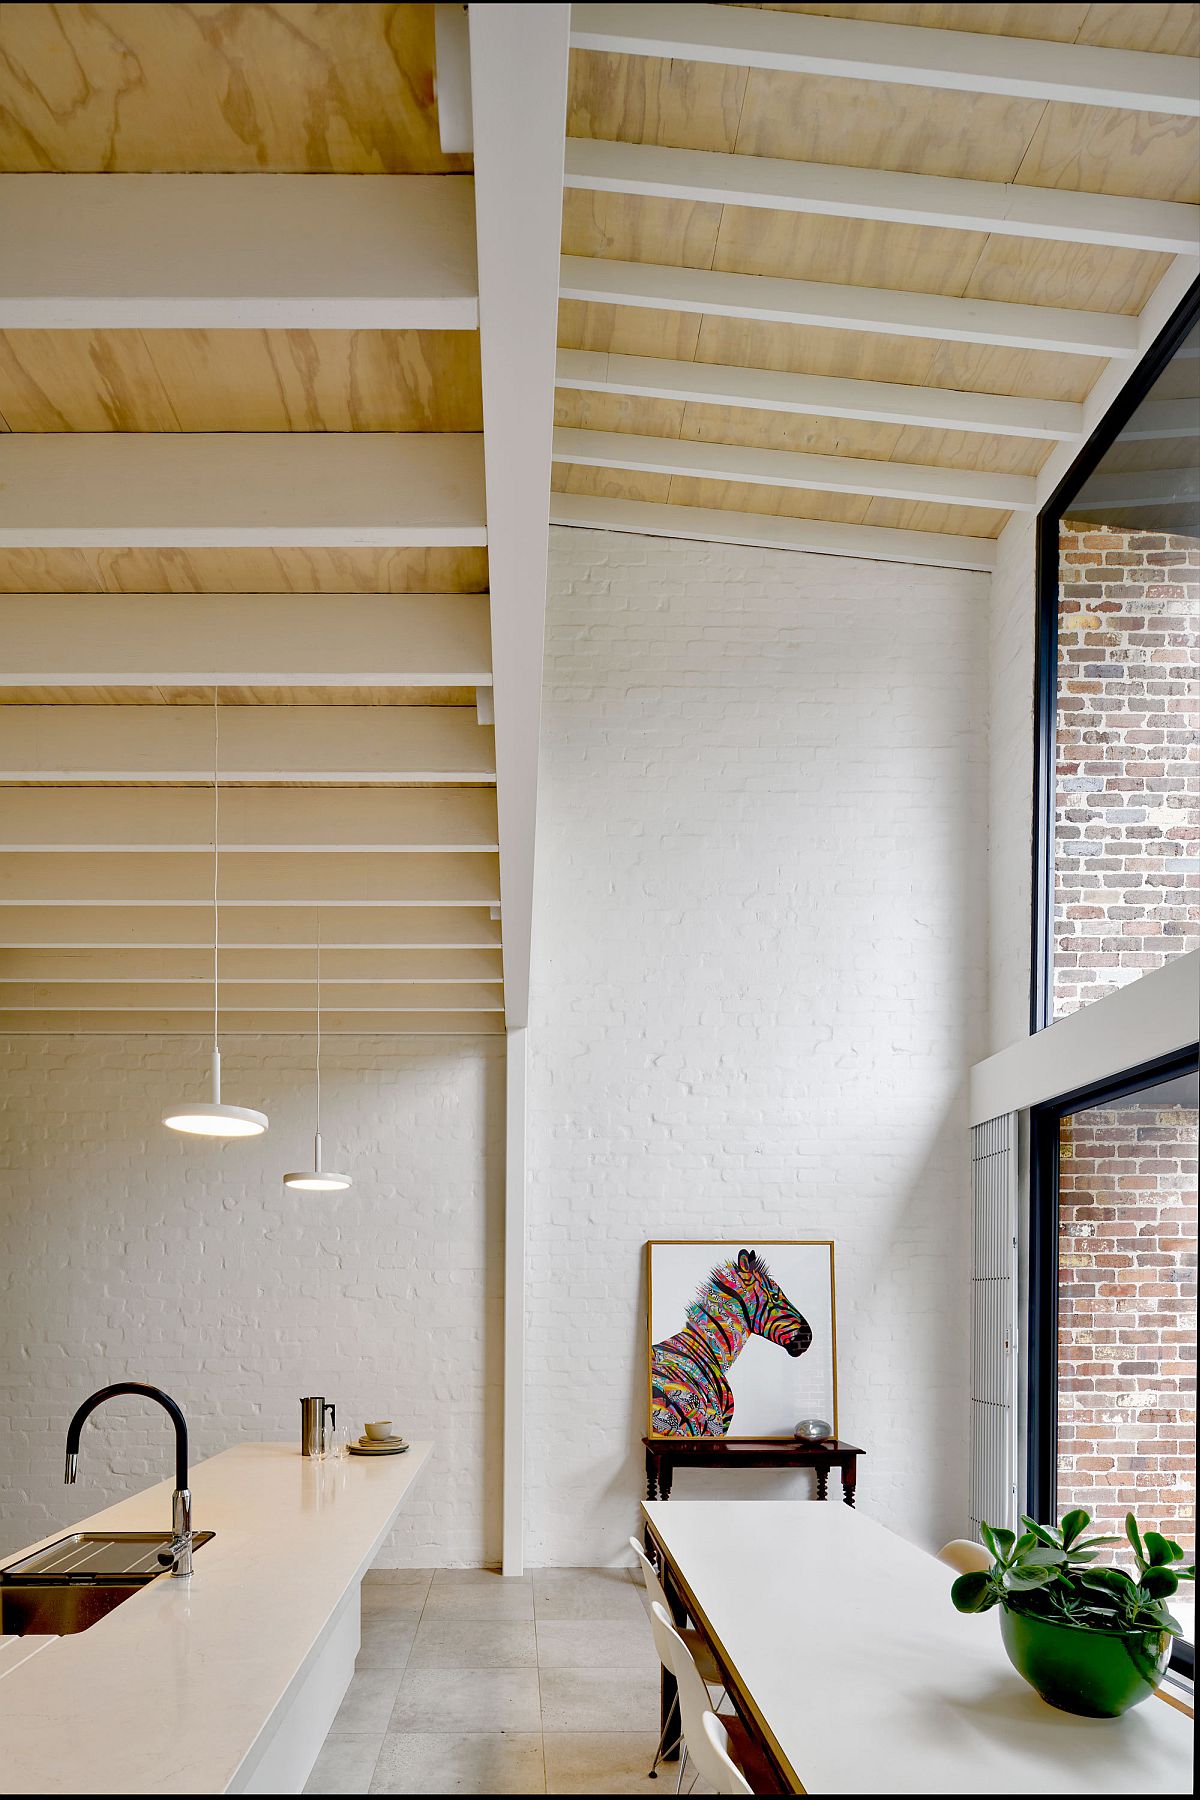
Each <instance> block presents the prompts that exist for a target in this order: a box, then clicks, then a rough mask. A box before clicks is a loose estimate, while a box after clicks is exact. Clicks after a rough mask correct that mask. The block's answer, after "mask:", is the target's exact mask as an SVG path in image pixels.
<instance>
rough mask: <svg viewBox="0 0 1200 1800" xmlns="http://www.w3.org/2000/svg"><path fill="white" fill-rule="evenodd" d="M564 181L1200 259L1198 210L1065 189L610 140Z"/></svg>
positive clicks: (574, 159) (585, 146)
mask: <svg viewBox="0 0 1200 1800" xmlns="http://www.w3.org/2000/svg"><path fill="white" fill-rule="evenodd" d="M565 181H566V185H567V187H569V188H581V189H583V190H584V191H585V192H588V193H600V194H640V195H643V196H646V197H648V198H652V199H662V200H686V201H692V202H697V203H700V204H704V205H713V206H748V207H767V208H770V209H771V210H772V211H775V212H792V213H815V214H819V215H823V216H825V217H828V218H836V219H879V220H883V221H884V222H885V223H888V224H893V225H922V226H932V227H936V228H939V229H941V230H943V231H975V232H984V233H990V234H996V235H999V236H1002V237H1021V238H1046V239H1049V240H1050V241H1051V242H1052V243H1062V244H1104V245H1107V246H1109V247H1111V248H1113V249H1121V250H1144V251H1147V252H1151V253H1154V254H1158V255H1166V256H1188V255H1190V256H1198V255H1200V207H1195V206H1186V205H1183V204H1181V203H1180V202H1178V201H1172V200H1139V199H1129V198H1126V197H1125V196H1122V195H1114V194H1084V193H1076V192H1071V191H1068V190H1066V189H1062V188H1039V187H1019V186H1016V185H1014V184H1011V183H1005V182H999V181H964V180H958V179H952V178H950V177H948V176H945V175H906V174H900V173H897V172H895V171H893V170H889V169H856V168H846V167H842V166H840V165H838V164H835V163H801V162H787V161H785V160H783V159H781V158H779V157H773V156H737V155H730V154H729V153H727V152H725V151H720V150H675V149H670V148H666V147H664V146H662V145H658V144H628V143H622V142H620V141H611V140H606V139H602V138H569V139H568V140H567V161H566V175H565Z"/></svg>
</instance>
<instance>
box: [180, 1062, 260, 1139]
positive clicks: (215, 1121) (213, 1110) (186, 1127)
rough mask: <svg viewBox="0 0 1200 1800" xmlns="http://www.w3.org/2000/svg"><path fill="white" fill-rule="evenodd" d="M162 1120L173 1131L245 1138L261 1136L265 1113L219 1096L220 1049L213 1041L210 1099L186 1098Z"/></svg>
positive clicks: (194, 1134)
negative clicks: (232, 1102) (235, 1103)
mask: <svg viewBox="0 0 1200 1800" xmlns="http://www.w3.org/2000/svg"><path fill="white" fill-rule="evenodd" d="M163 1124H164V1125H166V1126H168V1127H169V1128H170V1129H171V1130H172V1131H186V1132H189V1133H190V1134H191V1135H192V1136H193V1137H210V1138H245V1137H261V1136H262V1134H263V1132H264V1131H265V1130H266V1129H267V1115H266V1113H261V1112H255V1110H254V1108H253V1107H251V1106H229V1105H227V1104H226V1102H225V1101H223V1100H222V1099H221V1052H220V1051H219V1050H218V1049H217V1047H216V1045H215V1044H214V1045H213V1053H212V1099H211V1100H186V1101H184V1102H182V1104H181V1105H179V1106H173V1107H171V1109H170V1111H169V1112H165V1113H164V1114H163Z"/></svg>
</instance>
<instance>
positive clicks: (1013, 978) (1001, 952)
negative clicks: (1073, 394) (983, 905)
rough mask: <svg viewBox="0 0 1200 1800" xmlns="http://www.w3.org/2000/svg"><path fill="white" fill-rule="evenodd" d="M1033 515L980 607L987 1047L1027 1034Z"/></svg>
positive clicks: (1008, 538) (1003, 548) (1009, 528)
mask: <svg viewBox="0 0 1200 1800" xmlns="http://www.w3.org/2000/svg"><path fill="white" fill-rule="evenodd" d="M1036 535H1037V533H1036V520H1035V519H1034V518H1032V517H1031V516H1029V515H1027V514H1021V513H1016V514H1014V515H1013V518H1012V519H1011V520H1010V522H1009V523H1008V525H1006V526H1005V528H1004V530H1003V531H1002V532H1001V533H1000V538H999V541H998V544H997V549H996V569H995V573H994V574H993V576H992V592H991V600H990V604H989V614H990V627H989V693H988V722H989V751H988V763H989V796H988V812H989V820H990V825H991V850H990V871H989V877H988V881H989V917H990V928H989V944H988V964H989V968H988V974H989V981H988V990H989V996H990V1019H989V1025H988V1043H987V1050H988V1052H989V1053H990V1052H993V1051H996V1050H1005V1049H1007V1048H1008V1046H1009V1044H1014V1043H1016V1042H1017V1040H1018V1039H1019V1038H1024V1037H1028V1035H1029V979H1030V968H1029V959H1030V931H1031V918H1032V905H1033V901H1032V887H1033V847H1032V839H1031V836H1030V834H1031V832H1032V829H1033V678H1034V657H1035V649H1036V626H1035V616H1036V572H1035V570H1036V556H1035V550H1036Z"/></svg>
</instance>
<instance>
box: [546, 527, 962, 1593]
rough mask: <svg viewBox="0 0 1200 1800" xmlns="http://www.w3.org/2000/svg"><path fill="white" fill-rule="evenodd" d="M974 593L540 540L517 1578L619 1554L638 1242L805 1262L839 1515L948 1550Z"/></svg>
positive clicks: (829, 569) (958, 1484)
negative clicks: (861, 1453)
mask: <svg viewBox="0 0 1200 1800" xmlns="http://www.w3.org/2000/svg"><path fill="white" fill-rule="evenodd" d="M987 594H988V582H987V579H986V577H984V576H981V575H972V574H960V573H954V572H941V571H936V570H930V569H912V568H905V567H897V566H895V565H888V564H880V563H870V562H853V561H847V560H844V559H839V558H832V557H828V558H826V557H818V556H800V555H794V554H789V553H786V552H777V551H768V550H751V549H741V548H731V547H722V546H714V545H704V544H695V543H683V542H673V541H665V540H658V539H650V538H638V537H632V536H624V535H616V534H603V535H602V534H599V533H594V532H585V531H569V530H557V531H555V532H554V533H553V544H552V556H551V597H550V609H549V619H548V633H547V645H546V685H545V702H544V705H545V710H544V725H543V750H542V777H541V782H542V785H541V804H540V818H539V828H538V872H537V896H536V919H535V944H534V994H533V1007H532V1017H531V1024H530V1032H529V1039H530V1056H531V1073H530V1103H529V1118H530V1156H531V1194H530V1277H529V1345H528V1363H529V1386H528V1421H529V1437H528V1444H527V1452H526V1469H527V1481H528V1492H529V1522H528V1528H529V1541H528V1553H529V1559H530V1561H531V1562H533V1563H535V1564H538V1563H548V1564H555V1563H562V1564H579V1563H608V1562H617V1561H621V1560H625V1559H627V1552H623V1545H624V1540H625V1538H626V1536H627V1535H628V1533H629V1532H630V1531H631V1530H634V1529H636V1503H637V1500H638V1498H639V1496H640V1494H641V1491H642V1461H641V1457H642V1453H641V1446H640V1443H639V1442H638V1440H639V1438H640V1436H641V1433H642V1430H643V1428H644V1427H643V1398H644V1381H645V1372H644V1371H645V1357H644V1334H645V1325H644V1318H645V1311H644V1309H645V1278H644V1269H643V1252H642V1245H643V1242H644V1240H645V1239H647V1238H650V1237H676V1236H678V1237H708V1236H715V1237H719V1236H731V1237H736V1236H740V1235H746V1236H751V1235H753V1234H754V1233H756V1232H758V1233H762V1234H764V1235H770V1234H774V1235H783V1236H794V1237H805V1236H832V1237H834V1238H835V1239H836V1240H837V1247H838V1248H837V1254H838V1305H839V1317H840V1335H839V1350H840V1377H841V1426H842V1434H843V1436H845V1437H847V1438H849V1439H852V1440H854V1441H857V1442H859V1443H860V1444H863V1445H864V1446H865V1447H866V1449H867V1451H868V1453H869V1454H868V1457H867V1459H866V1461H865V1462H864V1464H863V1466H862V1469H861V1472H860V1495H861V1500H860V1504H861V1506H862V1508H863V1510H864V1511H867V1512H870V1513H871V1514H873V1515H875V1516H876V1517H878V1518H881V1519H884V1520H885V1521H886V1522H888V1523H889V1524H891V1525H893V1526H895V1527H896V1528H897V1529H898V1530H900V1531H902V1532H904V1533H906V1534H907V1535H909V1536H911V1537H913V1538H916V1539H919V1540H920V1541H922V1542H925V1543H927V1544H930V1545H932V1544H934V1543H936V1542H937V1541H939V1540H941V1539H943V1538H946V1537H949V1536H953V1535H956V1534H958V1533H960V1532H961V1531H962V1530H963V1529H964V1528H965V1526H966V1477H967V1467H966V1443H967V1385H966V1384H967V1243H968V1210H967V1197H968V1192H969V1185H968V1163H967V1133H966V1121H965V1109H964V1103H965V1086H964V1083H965V1075H966V1070H967V1067H968V1066H969V1064H970V1063H971V1062H972V1061H973V1060H974V1059H975V1058H976V1057H977V1056H978V1055H979V1054H981V1052H982V1048H983V1045H984V1039H985V1030H986V979H985V977H986V958H987V917H986V907H987V822H986V807H987V772H986V765H985V752H986V706H987V677H988V612H987ZM787 1479H788V1478H784V1481H785V1483H786V1481H787ZM792 1479H793V1480H794V1481H799V1482H802V1481H803V1480H804V1478H803V1477H797V1478H792ZM689 1488H690V1490H691V1491H693V1492H697V1491H706V1492H712V1491H714V1482H713V1480H712V1479H711V1478H709V1479H705V1478H704V1477H702V1476H699V1475H697V1476H695V1477H693V1478H692V1480H691V1482H690V1483H689V1482H688V1481H687V1480H685V1479H684V1478H682V1477H681V1478H680V1480H679V1482H678V1484H677V1490H676V1491H677V1493H680V1494H686V1493H687V1492H688V1491H689ZM773 1489H774V1491H779V1483H778V1482H774V1483H773V1482H772V1481H771V1479H770V1478H761V1479H759V1478H751V1479H750V1481H749V1482H747V1483H746V1484H744V1485H739V1486H737V1487H736V1489H735V1490H734V1491H737V1492H740V1493H750V1492H759V1493H763V1492H769V1491H772V1490H773Z"/></svg>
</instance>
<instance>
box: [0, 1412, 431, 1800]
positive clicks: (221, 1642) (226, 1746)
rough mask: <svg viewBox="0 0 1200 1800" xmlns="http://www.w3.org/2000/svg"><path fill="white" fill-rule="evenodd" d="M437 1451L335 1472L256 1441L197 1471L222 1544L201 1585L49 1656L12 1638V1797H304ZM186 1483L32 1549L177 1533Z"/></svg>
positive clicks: (0, 1770)
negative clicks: (119, 1535) (378, 1583)
mask: <svg viewBox="0 0 1200 1800" xmlns="http://www.w3.org/2000/svg"><path fill="white" fill-rule="evenodd" d="M431 1448H432V1446H431V1445H430V1444H428V1443H417V1444H413V1445H412V1447H411V1449H410V1450H409V1451H408V1453H407V1454H406V1455H404V1456H395V1457H378V1458H370V1459H368V1458H365V1457H364V1458H361V1459H359V1458H345V1457H343V1458H341V1459H339V1460H337V1461H330V1462H323V1463H321V1462H316V1461H311V1460H309V1459H306V1458H304V1457H302V1456H301V1455H300V1452H299V1450H298V1449H297V1448H296V1447H295V1446H293V1445H289V1444H242V1445H239V1446H238V1447H237V1448H236V1449H233V1450H226V1451H224V1452H223V1453H222V1454H221V1455H220V1456H214V1457H210V1458H209V1459H208V1461H207V1462H202V1463H199V1464H197V1465H196V1467H195V1468H194V1469H193V1470H192V1476H191V1488H192V1498H193V1508H194V1513H193V1518H194V1525H195V1529H196V1530H197V1531H214V1532H215V1533H216V1536H215V1538H213V1540H212V1541H211V1542H210V1543H207V1544H205V1545H204V1546H203V1547H202V1548H200V1549H198V1550H197V1551H196V1556H195V1573H194V1574H193V1575H192V1576H191V1577H190V1578H176V1577H173V1576H170V1575H166V1576H163V1577H162V1578H161V1579H159V1580H156V1581H153V1582H151V1583H149V1584H148V1586H147V1587H146V1588H145V1589H143V1590H142V1591H141V1592H139V1593H136V1594H134V1595H133V1597H132V1598H131V1599H129V1600H126V1601H125V1602H124V1603H123V1604H122V1605H120V1606H118V1607H116V1608H115V1609H114V1610H113V1611H112V1612H110V1613H109V1614H108V1615H107V1616H106V1617H105V1618H102V1619H101V1620H99V1622H98V1623H97V1624H95V1625H93V1626H91V1628H90V1629H89V1630H87V1631H83V1632H79V1633H77V1634H75V1635H72V1636H67V1637H55V1638H49V1639H46V1638H43V1639H40V1640H38V1646H37V1648H36V1649H32V1643H31V1642H27V1641H26V1640H24V1639H20V1638H16V1639H14V1638H0V1651H3V1652H7V1653H0V1742H2V1743H3V1746H4V1749H3V1754H2V1755H0V1793H4V1794H68V1793H70V1794H80V1793H83V1794H120V1793H125V1794H288V1793H292V1794H295V1793H299V1792H300V1791H301V1789H302V1788H303V1786H304V1783H305V1781H306V1780H307V1778H308V1775H309V1773H310V1771H311V1769H312V1765H313V1763H314V1762H315V1760H316V1757H317V1753H318V1751H319V1750H320V1748H321V1744H322V1742H323V1741H324V1738H325V1734H326V1733H327V1731H328V1730H329V1727H330V1725H331V1723H332V1721H333V1717H334V1714H335V1713H336V1712H337V1709H338V1707H339V1705H340V1704H341V1700H342V1696H343V1695H344V1693H345V1691H346V1688H347V1687H348V1685H349V1682H350V1678H351V1676H352V1675H353V1673H354V1658H355V1655H356V1654H357V1651H358V1643H359V1586H360V1584H361V1582H362V1578H363V1575H364V1574H365V1573H366V1571H367V1569H368V1568H369V1567H370V1566H371V1563H372V1561H373V1560H374V1558H375V1556H376V1555H377V1553H378V1551H379V1548H380V1546H381V1545H382V1543H383V1541H384V1539H385V1538H386V1536H387V1534H388V1532H389V1530H390V1529H391V1527H392V1525H393V1523H394V1521H395V1519H396V1515H397V1513H398V1512H399V1511H400V1508H401V1506H402V1505H403V1503H404V1500H405V1497H406V1495H407V1494H408V1492H409V1490H410V1488H411V1487H412V1485H413V1482H414V1481H415V1479H416V1477H417V1476H418V1475H419V1473H420V1471H421V1469H422V1467H423V1466H424V1464H425V1462H426V1461H427V1459H428V1457H429V1454H430V1450H431ZM171 1486H172V1484H171V1483H170V1482H169V1481H167V1482H163V1483H161V1484H160V1485H159V1486H157V1487H153V1488H148V1489H147V1490H146V1492H145V1493H142V1494H136V1495H134V1496H133V1497H132V1498H130V1499H128V1500H122V1501H120V1502H119V1503H118V1504H117V1505H116V1506H110V1507H106V1508H105V1510H104V1511H103V1512H99V1513H96V1514H94V1515H93V1516H92V1517H91V1518H88V1519H85V1520H83V1521H82V1522H81V1523H80V1524H79V1525H78V1526H73V1527H64V1530H63V1531H56V1532H53V1533H51V1534H50V1536H49V1537H47V1538H44V1539H43V1540H42V1543H41V1544H31V1545H30V1546H29V1548H28V1550H27V1551H24V1552H21V1554H22V1555H29V1554H31V1553H32V1552H33V1551H35V1550H37V1549H40V1548H41V1547H42V1545H43V1544H50V1543H53V1542H54V1541H55V1539H56V1538H59V1537H61V1536H63V1535H64V1531H65V1530H86V1531H146V1530H149V1531H163V1530H166V1529H167V1527H168V1526H169V1524H170V1517H171ZM17 1560H18V1558H17V1556H15V1555H14V1556H12V1557H8V1558H6V1559H5V1561H6V1562H15V1561H17ZM18 1646H19V1647H21V1648H20V1650H17V1651H16V1653H15V1654H14V1649H15V1647H18ZM29 1650H32V1653H31V1654H29V1653H25V1654H22V1651H25V1652H27V1651H29ZM6 1671H7V1672H6Z"/></svg>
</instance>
